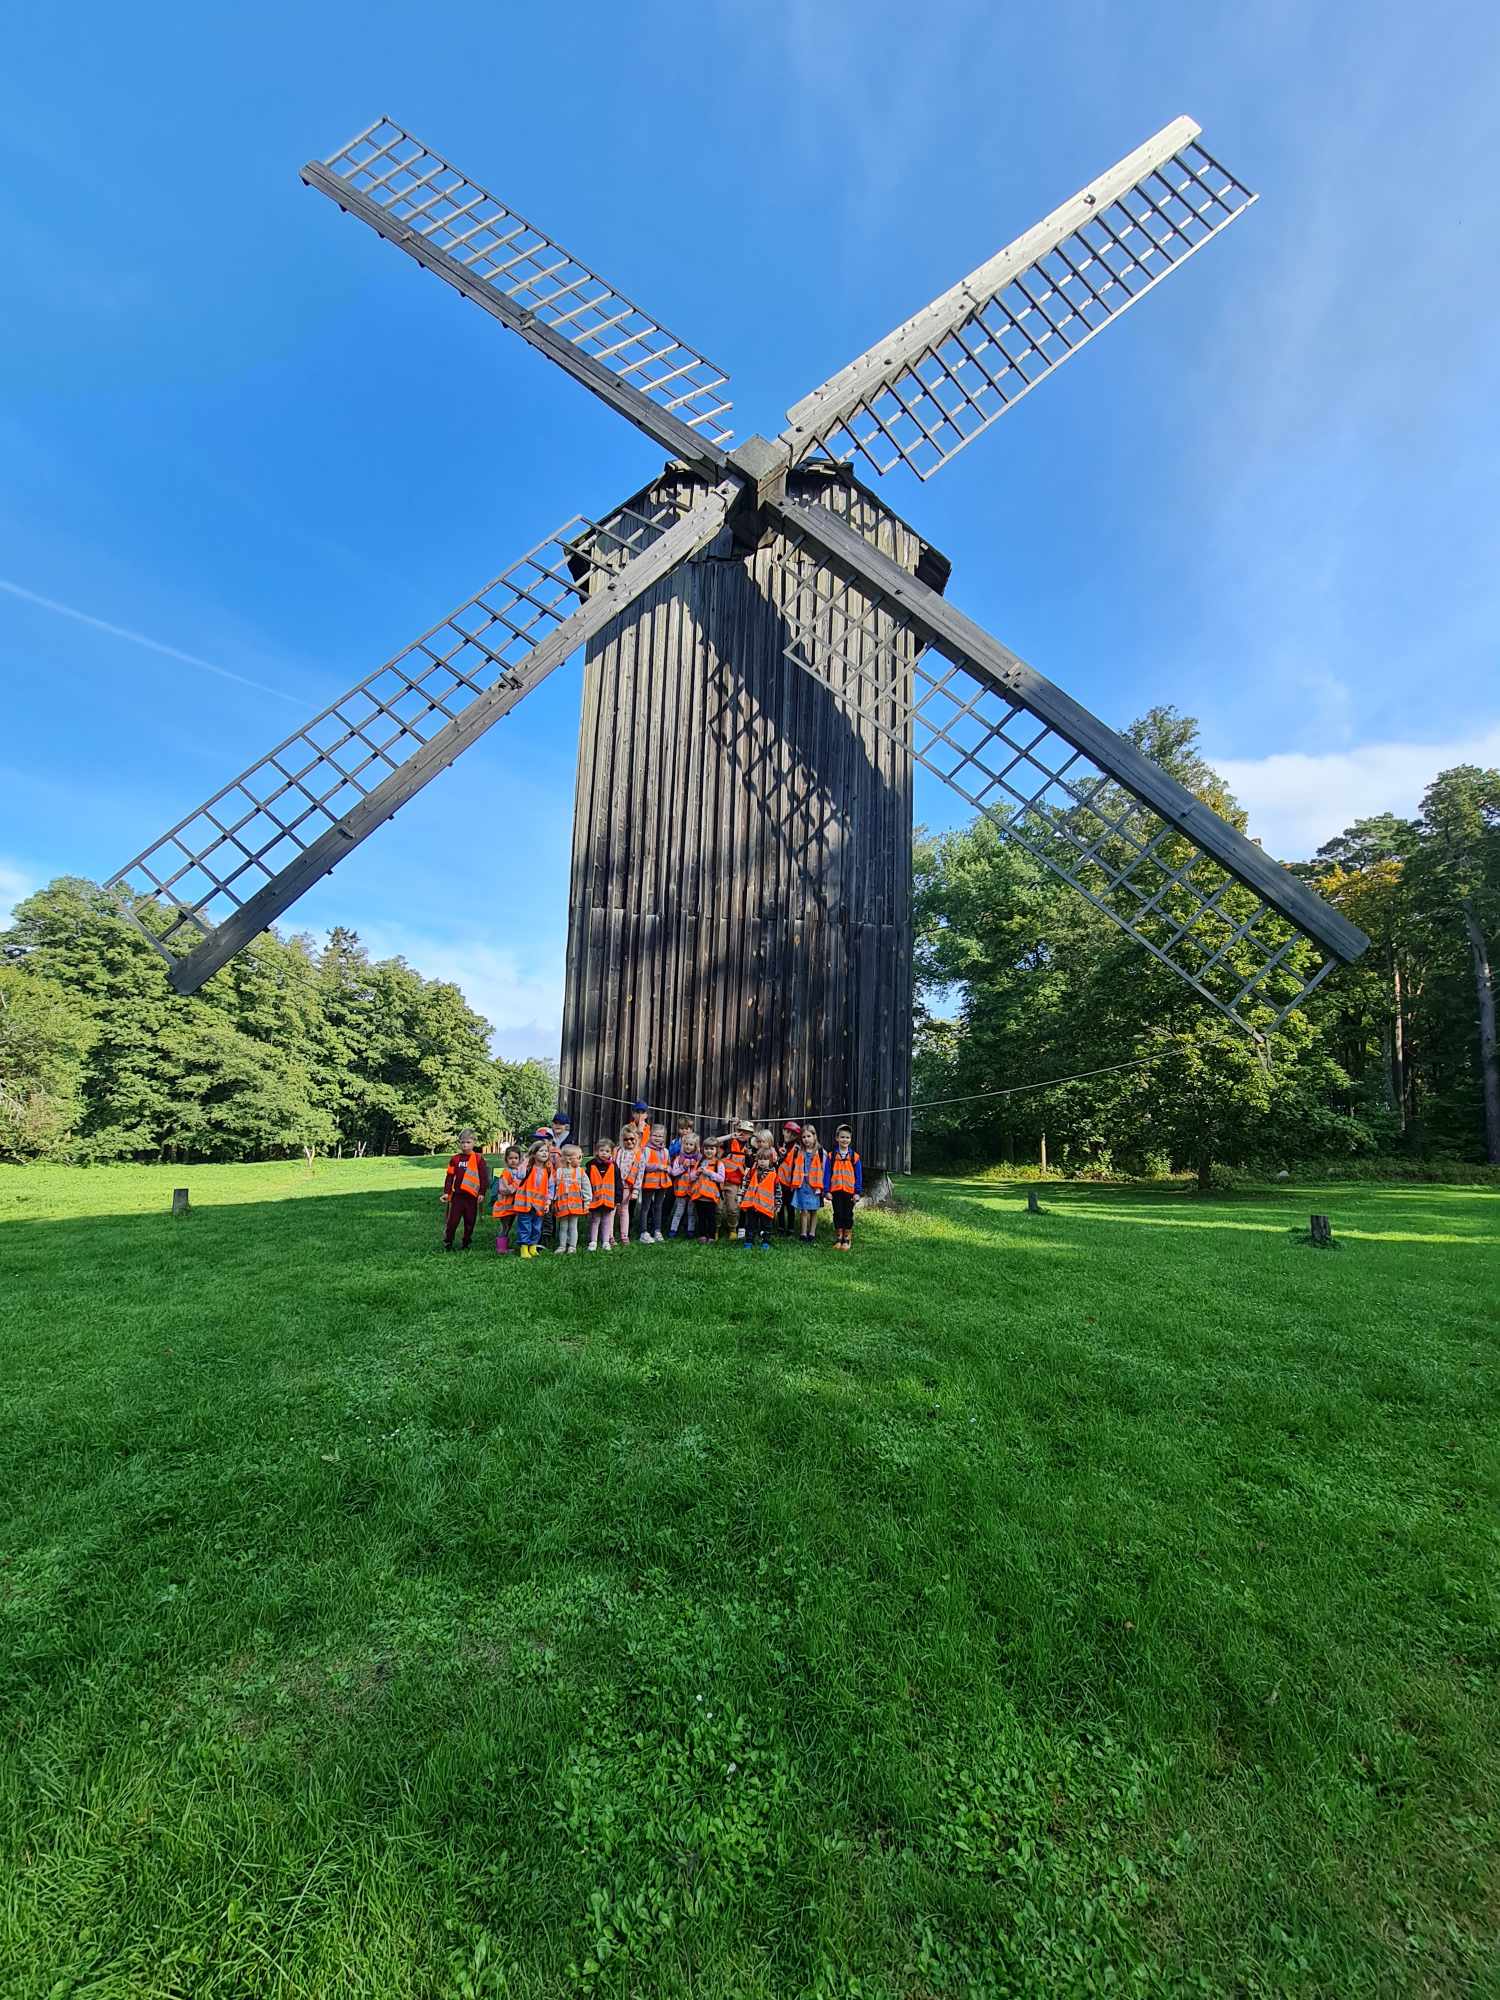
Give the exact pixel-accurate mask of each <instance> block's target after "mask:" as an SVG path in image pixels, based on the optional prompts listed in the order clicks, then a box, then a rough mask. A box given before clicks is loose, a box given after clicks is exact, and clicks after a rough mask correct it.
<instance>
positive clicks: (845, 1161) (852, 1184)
mask: <svg viewBox="0 0 1500 2000" xmlns="http://www.w3.org/2000/svg"><path fill="white" fill-rule="evenodd" d="M833 1147H834V1149H833V1151H832V1152H831V1153H830V1154H829V1155H828V1164H827V1166H826V1167H825V1168H824V1170H823V1187H824V1191H825V1192H826V1193H827V1195H828V1198H829V1200H830V1201H831V1202H832V1203H833V1247H834V1249H835V1250H852V1249H853V1248H854V1197H855V1196H856V1195H857V1194H863V1193H864V1187H865V1173H864V1168H863V1167H862V1166H861V1165H860V1163H859V1155H858V1153H856V1152H855V1150H854V1134H853V1133H852V1132H851V1131H850V1130H849V1127H848V1126H847V1125H840V1127H839V1129H838V1131H837V1132H835V1133H834V1135H833Z"/></svg>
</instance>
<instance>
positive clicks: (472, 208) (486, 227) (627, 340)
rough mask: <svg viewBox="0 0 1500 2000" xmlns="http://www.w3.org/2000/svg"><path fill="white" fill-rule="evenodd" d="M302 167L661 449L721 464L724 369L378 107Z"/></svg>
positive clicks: (309, 178) (725, 433) (311, 180)
mask: <svg viewBox="0 0 1500 2000" xmlns="http://www.w3.org/2000/svg"><path fill="white" fill-rule="evenodd" d="M302 178H303V180H304V181H305V182H306V183H307V184H308V186H309V187H315V188H317V189H318V191H319V192H320V193H322V194H326V195H327V196H329V198H330V199H331V200H333V201H336V202H337V203H338V204H339V206H340V207H341V208H344V209H347V210H348V211H349V212H350V213H351V214H353V215H357V216H358V217H359V218H360V219H361V221H363V222H367V223H368V224H369V225H370V227H371V228H372V229H374V230H376V231H377V232H378V233H379V234H380V235H381V236H384V237H386V238H387V239H388V240H389V241H390V242H392V243H394V244H396V246H397V247H398V248H399V249H402V250H404V251H406V253H407V254H408V255H409V256H411V257H414V258H415V259H416V260H417V262H418V263H419V264H422V265H423V266H425V268H426V269H428V270H430V271H434V272H435V273H436V274H437V275H438V276H439V277H441V278H443V279H445V280H446V281H447V282H448V283H449V284H451V285H452V286H454V287H455V289H456V290H458V291H459V292H461V293H462V294H463V295H464V296H465V297H466V298H469V299H471V300H472V301H473V302H474V303H475V304H476V305H479V306H482V307H483V308H484V309H485V311H487V312H489V313H490V314H492V315H493V317H495V318H496V319H498V320H500V321H501V322H502V323H503V324H505V325H507V326H509V327H510V328H511V329H512V331H514V332H516V333H519V334H520V335H521V336H522V338H523V339H525V340H528V341H530V342H531V344H532V345H533V346H535V347H539V348H541V349H542V351H543V352H544V353H546V354H547V355H549V356H550V358H551V359H552V360H554V361H556V362H558V363H559V364H560V365H561V366H562V367H564V368H566V369H567V370H568V372H569V373H570V374H571V375H573V376H574V377H575V378H576V379H578V380H580V381H582V382H584V383H585V384H586V386H588V387H589V388H592V389H593V390H594V391H595V393H596V394H598V395H601V396H603V397H604V399H605V401H607V402H609V403H611V404H613V406H614V407H615V408H616V409H618V410H620V411H621V413H622V414H623V415H625V416H627V417H629V418H630V420H631V421H632V422H633V423H637V424H639V425H640V426H641V428H642V429H644V430H647V431H648V432H649V434H650V435H651V436H653V437H654V438H655V439H656V440H657V442H658V443H660V444H661V445H662V446H663V447H664V449H666V450H667V451H670V452H673V453H675V454H677V455H678V456H682V457H686V458H687V459H689V460H690V461H693V460H697V461H702V462H707V463H710V464H712V465H715V466H716V467H717V466H721V465H722V459H723V454H722V452H721V451H720V449H719V447H720V446H722V445H723V444H724V443H726V442H727V440H728V438H729V436H730V432H729V430H728V428H727V426H726V425H725V423H724V419H725V418H726V417H727V416H728V414H729V411H730V408H731V404H730V403H729V401H728V400H727V399H726V398H725V397H724V396H723V395H722V394H721V393H720V392H721V391H722V390H723V389H724V387H725V386H726V384H727V383H728V380H729V377H728V375H727V373H726V372H725V371H724V370H723V369H722V368H719V367H717V366H716V365H715V364H714V363H713V362H712V361H709V360H708V359H707V358H706V356H704V355H702V354H700V353H699V351H698V350H697V348H695V347H690V346H689V345H688V344H687V342H686V341H683V340H679V339H678V338H677V336H676V335H675V334H673V333H669V332H668V331H667V329H666V328H665V327H664V326H663V325H662V324H661V322H660V320H657V319H655V318H653V317H652V315H651V314H650V313H648V312H645V311H644V310H643V309H642V308H641V307H640V306H638V305H636V304H635V303H634V302H633V301H632V300H631V299H628V298H627V297H626V296H625V294H624V293H623V292H621V291H620V290H618V289H617V288H616V287H615V286H614V285H612V284H610V282H609V281H608V279H606V278H601V277H600V276H599V274H598V272H597V271H594V270H592V269H591V268H590V267H589V265H587V264H585V263H584V262H583V261H582V259H581V258H578V257H575V256H574V255H573V254H572V252H571V251H569V250H565V249H563V247H562V245H561V244H559V243H557V242H555V241H554V240H553V238H552V237H550V236H548V235H546V234H545V233H544V232H543V231H542V230H540V229H538V228H536V227H535V226H534V224H532V223H530V222H528V221H527V220H526V218H525V217H524V216H522V215H518V214H517V213H516V211H515V210H514V209H513V208H510V207H509V206H507V204H506V203H505V202H503V201H501V200H500V198H499V196H498V195H493V194H491V193H489V191H488V190H487V189H485V188H482V187H481V186H480V185H479V183H478V182H477V181H471V180H470V179H469V178H468V176H467V175H466V174H463V173H461V172H460V171H459V169H458V168H457V167H455V166H453V165H451V164H450V163H449V161H447V160H445V159H444V158H443V157H442V155H441V154H440V153H434V152H433V151H432V150H431V148H430V147H427V146H424V145H423V144H422V142H421V141H420V140H419V139H414V138H413V137H412V135H411V134H410V133H409V132H407V131H404V130H403V129H402V127H401V126H399V125H395V124H392V122H391V121H390V119H388V118H381V119H377V120H376V122H375V123H374V124H373V125H371V126H369V127H367V128H366V130H365V131H363V132H361V133H359V134H358V135H357V136H356V137H355V138H353V139H351V140H350V141H349V143H348V144H347V145H345V146H341V147H340V148H339V149H338V151H337V152H336V153H333V154H330V156H329V157H328V159H326V160H322V161H319V160H311V161H309V162H308V164H307V165H306V166H305V167H304V168H303V169H302Z"/></svg>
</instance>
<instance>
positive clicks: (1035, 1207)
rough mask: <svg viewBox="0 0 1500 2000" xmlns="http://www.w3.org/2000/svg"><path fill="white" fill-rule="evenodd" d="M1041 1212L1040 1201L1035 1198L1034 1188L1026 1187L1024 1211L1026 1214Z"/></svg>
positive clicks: (1038, 1213)
mask: <svg viewBox="0 0 1500 2000" xmlns="http://www.w3.org/2000/svg"><path fill="white" fill-rule="evenodd" d="M1041 1212H1042V1205H1041V1203H1040V1202H1039V1201H1038V1200H1037V1198H1036V1189H1035V1188H1027V1190H1026V1213H1027V1214H1028V1215H1040V1214H1041Z"/></svg>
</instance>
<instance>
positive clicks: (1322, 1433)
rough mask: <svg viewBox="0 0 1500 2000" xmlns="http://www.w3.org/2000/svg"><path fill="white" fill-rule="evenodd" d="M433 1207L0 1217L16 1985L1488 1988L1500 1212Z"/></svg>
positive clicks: (122, 1188) (46, 1176)
mask: <svg viewBox="0 0 1500 2000" xmlns="http://www.w3.org/2000/svg"><path fill="white" fill-rule="evenodd" d="M177 1181H185V1182H187V1183H189V1184H190V1186H191V1188H192V1193H193V1200H194V1204H195V1212H194V1213H193V1214H192V1215H191V1216H190V1217H189V1218H188V1219H186V1220H184V1221H174V1220H173V1219H172V1218H171V1217H170V1216H169V1215H168V1214H167V1213H166V1209H167V1205H168V1196H169V1191H170V1189H171V1187H172V1185H173V1183H174V1182H177ZM437 1186H438V1176H437V1174H436V1172H435V1171H434V1168H433V1165H432V1163H431V1162H422V1161H408V1160H395V1161H379V1160H366V1161H360V1162H346V1163H344V1164H342V1165H334V1166H328V1167H320V1168H319V1169H318V1170H317V1171H316V1172H315V1173H313V1174H309V1173H307V1172H306V1171H305V1170H304V1169H303V1168H302V1167H301V1166H300V1165H296V1166H289V1165H275V1166H262V1167H248V1168H229V1167H224V1168H213V1167H193V1168H188V1169H177V1170H172V1169H165V1168H164V1169H160V1170H158V1169H145V1168H141V1169H131V1168H121V1169H102V1170H96V1171H93V1172H81V1171H68V1170H61V1169H57V1170H53V1169H35V1170H33V1169H26V1170H21V1169H0V1223H3V1226H0V1340H3V1348H0V1465H3V1471H0V1634H3V1641H0V1730H3V1737H0V1840H3V1859H0V1870H3V1878H0V1966H3V1972H0V1991H3V1992H4V1993H5V1994H6V1995H8V1996H9V1995H22V1996H45V1995H57V1996H62V1995H70V1996H75V1995H76V1996H82V1995H94V1996H103V1995H111V1996H113V1995H120V1996H129V2000H139V1996H158V1995H183V1996H193V2000H199V1997H200V1996H203V1997H204V2000H207V1996H214V1997H215V2000H218V1996H224V2000H228V1996H236V2000H238V1996H247V1995H262V1994H265V1995H303V1994H317V1995H322V1994H329V1995H334V1994H337V1995H369V1996H380V2000H398V1996H420V2000H439V1996H452V2000H457V1996H473V1995H514V1996H542V1995H554V1994H565V1993H569V1992H574V1991H578V1992H594V1993H599V1994H610V1995H641V1996H646V2000H651V1996H657V1995H673V1994H679V1993H681V1994H687V1993H691V1994H693V1995H695V1996H699V2000H720V1996H723V2000H729V1996H735V2000H740V1996H770V1995H776V1996H811V1995H818V1996H829V2000H834V1996H839V1997H840V2000H855V1996H862V2000H877V1997H878V2000H926V1996H933V1995H948V1994H964V1995H971V1994H972V1995H979V1994H984V1995H989V1994H1017V1995H1022V1994H1025V1995H1034V1994H1047V1993H1095V1992H1100V1993H1110V1994H1126V1993H1129V1994H1137V1993H1163V1994H1168V1993H1198V1994H1205V1993H1206V1994H1225V1993H1244V1994H1272V1993H1274V1994H1282V1993H1298V1994H1301V1993H1308V1994H1329V1995H1338V1996H1341V2000H1347V1996H1363V1995H1367V1994H1408V1993H1410V1994H1459V1993H1476V1994H1478V1993H1496V1992H1500V1946H1497V1930H1500V1728H1497V1714H1500V1711H1497V1706H1496V1679H1497V1675H1496V1669H1497V1666H1500V1636H1497V1633H1500V1627H1497V1582H1500V1563H1497V1554H1500V1529H1497V1524H1500V1513H1497V1509H1496V1499H1497V1492H1500V1477H1497V1425H1496V1415H1497V1382H1500V1353H1497V1333H1500V1196H1497V1195H1496V1194H1495V1193H1493V1192H1477V1191H1472V1190H1465V1189H1462V1188H1451V1187H1445V1188H1414V1187H1402V1188H1399V1189H1390V1190H1383V1189H1371V1188H1367V1187H1365V1188H1352V1187H1343V1188H1338V1189H1329V1190H1324V1191H1322V1192H1321V1198H1320V1192H1319V1191H1318V1190H1312V1189H1305V1188H1300V1189H1295V1190H1289V1191H1286V1192H1278V1193H1276V1194H1268V1195H1265V1196H1263V1197H1259V1198H1257V1197H1250V1196H1242V1197H1238V1198H1234V1199H1229V1200H1211V1201H1200V1200H1198V1199H1196V1198H1194V1197H1192V1196H1188V1195H1184V1194H1181V1193H1178V1192H1176V1191H1172V1192H1166V1193H1160V1194H1158V1193H1146V1192H1132V1191H1126V1190H1090V1189H1083V1188H1072V1187H1070V1188H1063V1187H1057V1186H1050V1187H1047V1188H1046V1189H1044V1190H1043V1192H1042V1200H1043V1203H1044V1204H1045V1208H1046V1211H1047V1212H1046V1213H1045V1214H1043V1215H1042V1216H1040V1217H1035V1218H1027V1217H1026V1216H1025V1214H1024V1213H1023V1209H1024V1200H1023V1198H1022V1196H1021V1195H1020V1194H1019V1193H1018V1192H1017V1191H1014V1190H1006V1189H1005V1188H1003V1187H998V1186H996V1185H994V1184H992V1183H986V1182H982V1181H961V1180H947V1181H944V1180H925V1181H918V1182H913V1183H910V1184H909V1186H908V1190H907V1199H908V1202H909V1206H908V1207H907V1208H906V1210H905V1212H903V1213H901V1214H897V1215H889V1216H879V1217H875V1218H873V1219H870V1220H868V1221H862V1223H861V1227H860V1231H859V1235H858V1238H857V1244H856V1251H857V1254H856V1255H855V1256H853V1257H849V1258H843V1257H835V1256H833V1255H832V1254H831V1253H829V1252H828V1251H827V1250H826V1249H823V1250H820V1251H817V1252H811V1253H809V1252H802V1251H799V1250H797V1249H795V1248H792V1247H781V1246H779V1245H778V1247H777V1250H776V1252H775V1253H774V1254H773V1255H771V1256H765V1257H762V1256H758V1255H753V1256H752V1255H746V1254H744V1253H741V1252H738V1251H730V1250H727V1249H714V1250H699V1249H697V1248H692V1249H689V1248H687V1247H685V1246H666V1247H663V1248H661V1249H655V1248H652V1249H646V1250H641V1249H635V1250H632V1251H630V1252H629V1253H626V1254H619V1253H617V1254H616V1255H614V1256H612V1257H609V1258H605V1257H592V1258H591V1257H588V1256H580V1257H577V1258H573V1259H569V1260H566V1261H565V1262H564V1261H559V1262H553V1261H552V1260H551V1259H550V1258H548V1259H546V1260H545V1261H541V1260H539V1261H538V1262H536V1263H533V1264H524V1265H523V1264H520V1263H518V1262H516V1261H515V1260H514V1259H512V1260H508V1261H507V1262H505V1263H503V1264H502V1263H499V1262H498V1261H497V1260H496V1259H495V1258H494V1256H493V1255H492V1254H490V1253H489V1251H488V1250H487V1249H486V1250H485V1252H484V1253H483V1254H481V1253H480V1250H479V1248H478V1246H476V1249H475V1251H474V1252H473V1253H471V1254H470V1255H469V1256H468V1257H466V1258H465V1257H460V1256H455V1257H448V1258H445V1257H443V1256H442V1255H440V1254H439V1253H438V1249H437V1237H438V1226H439V1215H440V1209H439V1205H438V1201H437V1198H436V1194H437ZM1312 1208H1319V1209H1326V1210H1328V1211H1329V1212H1330V1213H1331V1214H1332V1216H1333V1218H1334V1226H1335V1231H1336V1233H1337V1234H1338V1235H1339V1237H1340V1238H1341V1240H1342V1243H1343V1248H1342V1249H1341V1250H1339V1251H1338V1252H1336V1253H1319V1252H1317V1251H1314V1250H1312V1249H1310V1248H1307V1247H1305V1246H1303V1245H1301V1244H1299V1243H1298V1242H1297V1241H1296V1240H1295V1237H1294V1234H1293V1231H1294V1228H1295V1227H1296V1226H1297V1225H1301V1226H1302V1227H1303V1228H1305V1226H1306V1219H1307V1214H1308V1212H1309V1210H1310V1209H1312ZM824 1240H825V1243H826V1235H825V1239H824Z"/></svg>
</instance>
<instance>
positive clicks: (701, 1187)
mask: <svg viewBox="0 0 1500 2000" xmlns="http://www.w3.org/2000/svg"><path fill="white" fill-rule="evenodd" d="M721 1192H722V1190H721V1189H720V1187H719V1180H718V1176H717V1175H716V1174H715V1172H714V1170H713V1168H712V1167H709V1166H700V1167H699V1168H698V1171H697V1173H696V1175H695V1176H694V1178H693V1192H692V1194H691V1195H690V1196H689V1200H691V1201H717V1200H718V1199H719V1195H720V1193H721Z"/></svg>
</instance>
